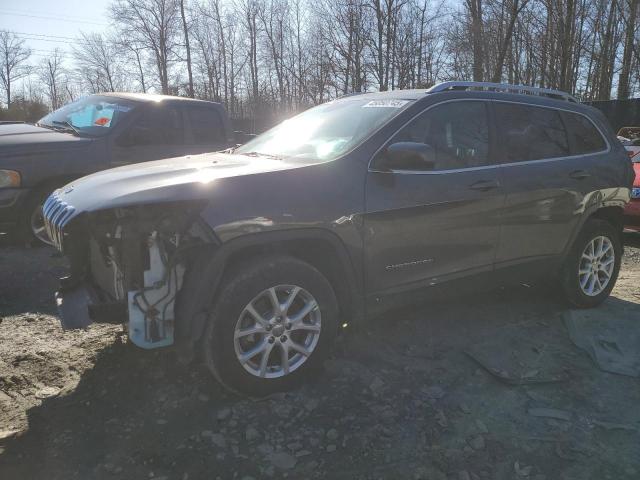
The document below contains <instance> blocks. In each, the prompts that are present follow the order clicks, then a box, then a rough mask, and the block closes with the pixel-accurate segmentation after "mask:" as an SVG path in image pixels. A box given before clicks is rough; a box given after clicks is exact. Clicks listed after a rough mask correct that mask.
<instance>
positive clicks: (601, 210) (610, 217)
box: [562, 202, 624, 258]
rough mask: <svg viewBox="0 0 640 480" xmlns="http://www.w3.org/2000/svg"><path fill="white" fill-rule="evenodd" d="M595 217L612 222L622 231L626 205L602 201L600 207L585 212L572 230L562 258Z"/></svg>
mask: <svg viewBox="0 0 640 480" xmlns="http://www.w3.org/2000/svg"><path fill="white" fill-rule="evenodd" d="M593 218H597V219H599V220H604V221H606V222H608V223H610V224H611V225H613V227H614V228H615V229H616V230H618V231H619V232H620V233H622V228H623V226H624V206H621V205H620V204H618V203H617V202H616V203H606V202H602V203H601V205H600V206H599V207H597V208H595V207H594V208H592V209H591V210H589V211H588V212H585V214H584V215H583V216H582V218H581V219H580V222H579V223H578V225H577V227H576V228H575V230H574V231H573V232H572V234H571V237H570V238H569V241H568V242H567V244H566V246H565V249H564V252H563V255H562V258H565V257H566V256H567V254H568V253H569V251H570V250H571V247H572V246H573V244H574V242H575V241H576V238H578V235H579V234H580V232H581V231H582V229H583V228H584V226H585V224H586V223H587V222H588V221H589V220H590V219H593Z"/></svg>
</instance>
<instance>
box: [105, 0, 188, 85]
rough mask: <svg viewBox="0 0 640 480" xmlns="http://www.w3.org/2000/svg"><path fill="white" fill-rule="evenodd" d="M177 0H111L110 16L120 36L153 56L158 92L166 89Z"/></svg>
mask: <svg viewBox="0 0 640 480" xmlns="http://www.w3.org/2000/svg"><path fill="white" fill-rule="evenodd" d="M178 16H179V5H178V2H177V0H115V1H114V3H112V4H111V18H112V19H113V21H114V22H115V23H116V24H117V26H118V28H119V29H120V31H121V34H122V36H123V37H125V38H128V39H131V40H133V41H134V42H136V43H137V44H138V45H140V46H141V47H142V48H144V49H145V50H148V51H149V52H150V53H151V54H152V56H153V58H154V60H155V66H156V70H157V74H158V80H159V81H160V88H161V91H162V93H164V94H168V93H169V70H170V67H169V66H170V63H171V62H172V61H173V60H174V57H175V50H176V48H177V43H178V41H177V36H178V31H179V26H178Z"/></svg>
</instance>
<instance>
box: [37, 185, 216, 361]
mask: <svg viewBox="0 0 640 480" xmlns="http://www.w3.org/2000/svg"><path fill="white" fill-rule="evenodd" d="M203 206H204V204H203V203H202V202H178V203H169V204H155V205H140V206H134V207H125V208H114V209H108V210H101V211H97V212H84V213H79V214H78V213H77V212H76V211H75V210H73V209H72V208H70V207H69V206H68V205H66V204H64V202H61V201H60V200H59V199H58V198H57V196H56V194H55V193H54V194H53V195H52V196H51V197H50V198H49V199H48V200H47V202H46V203H45V206H44V210H43V213H44V216H45V219H46V224H47V229H48V233H49V235H50V237H51V238H52V239H53V240H54V243H55V244H56V246H57V247H58V249H60V250H61V251H62V252H63V253H65V255H67V257H68V258H69V261H70V275H69V276H68V277H65V278H63V279H61V288H60V291H59V292H57V293H56V301H57V304H58V310H59V314H60V320H61V323H62V326H63V328H65V329H72V328H84V327H86V326H88V325H89V324H91V323H93V322H110V323H125V324H126V325H127V330H128V336H129V339H130V340H131V341H132V342H133V343H134V344H135V345H137V346H139V347H142V348H146V349H150V348H158V347H164V346H168V345H171V344H173V343H174V334H175V314H174V307H175V303H176V297H177V294H178V292H179V290H180V288H181V286H182V282H183V277H184V274H185V270H186V268H187V265H188V261H189V253H190V252H192V251H193V249H194V247H198V246H201V245H204V244H211V243H214V242H215V237H214V236H213V233H212V232H211V230H210V229H209V227H208V226H207V225H206V224H204V223H203V222H202V221H201V220H200V216H199V212H200V210H201V209H202V208H203Z"/></svg>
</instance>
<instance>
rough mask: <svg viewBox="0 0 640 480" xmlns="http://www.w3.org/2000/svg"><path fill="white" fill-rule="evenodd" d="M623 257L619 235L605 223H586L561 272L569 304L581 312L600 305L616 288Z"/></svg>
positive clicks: (592, 221) (563, 287)
mask: <svg viewBox="0 0 640 480" xmlns="http://www.w3.org/2000/svg"><path fill="white" fill-rule="evenodd" d="M622 253H623V249H622V241H621V232H620V231H618V230H617V229H616V228H614V227H613V225H611V224H610V223H608V222H606V221H604V220H600V219H595V218H594V219H589V220H587V222H586V223H585V225H584V227H583V228H582V231H581V232H580V234H579V235H578V237H577V238H576V240H575V242H574V244H573V246H572V247H571V250H570V251H569V254H568V255H567V258H566V259H565V263H564V266H563V268H562V273H561V286H562V290H563V293H564V296H565V298H566V299H567V300H568V301H569V303H571V304H572V305H573V306H575V307H578V308H592V307H596V306H598V305H600V304H601V303H602V302H603V301H604V300H605V299H606V298H607V297H608V296H609V294H610V293H611V290H613V287H614V286H615V283H616V280H617V278H618V273H619V271H620V262H621V260H622Z"/></svg>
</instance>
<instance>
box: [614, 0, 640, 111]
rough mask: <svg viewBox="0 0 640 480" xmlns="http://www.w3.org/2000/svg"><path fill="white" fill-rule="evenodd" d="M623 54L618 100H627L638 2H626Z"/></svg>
mask: <svg viewBox="0 0 640 480" xmlns="http://www.w3.org/2000/svg"><path fill="white" fill-rule="evenodd" d="M625 3H626V6H627V11H626V19H625V20H626V21H625V26H624V27H625V39H624V53H623V54H622V67H621V70H620V76H619V77H618V95H617V98H618V100H626V99H627V98H629V79H630V74H631V63H632V61H633V45H634V43H635V40H636V38H635V37H636V35H635V33H636V18H637V15H638V5H640V2H639V1H638V0H627V1H626V2H625Z"/></svg>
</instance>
